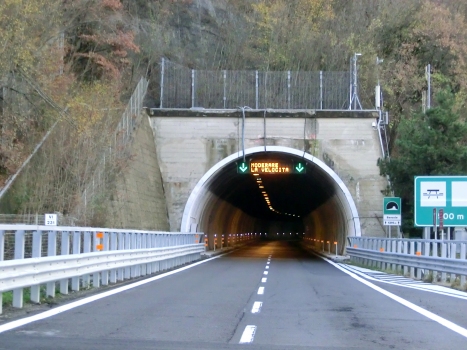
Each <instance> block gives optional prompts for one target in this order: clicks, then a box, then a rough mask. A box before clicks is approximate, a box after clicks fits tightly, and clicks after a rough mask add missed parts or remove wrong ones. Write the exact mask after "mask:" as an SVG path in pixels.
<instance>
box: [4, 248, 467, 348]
mask: <svg viewBox="0 0 467 350" xmlns="http://www.w3.org/2000/svg"><path fill="white" fill-rule="evenodd" d="M379 288H389V287H387V286H383V285H379ZM390 289H391V290H390V292H391V293H392V294H393V295H400V296H402V297H404V298H405V299H404V300H406V299H410V301H411V302H412V303H413V304H420V306H422V307H423V306H425V307H426V306H427V305H430V306H431V307H432V309H433V310H434V311H433V312H435V313H440V314H442V315H441V316H442V317H444V319H447V320H451V321H453V322H456V325H458V326H460V327H467V322H466V321H465V317H464V316H463V315H464V314H465V310H467V301H466V300H459V299H452V298H450V297H448V296H441V295H436V296H435V297H434V296H432V295H429V293H427V292H423V291H417V290H410V291H408V290H407V289H404V288H402V287H400V288H398V287H396V286H390ZM428 301H429V302H428ZM409 304H410V303H409ZM446 305H448V306H449V311H447V310H446V308H445V307H444V306H446ZM462 323H465V324H462ZM0 326H1V325H0ZM451 328H452V327H451ZM130 348H132V349H239V348H248V349H303V348H311V349H463V348H467V338H466V337H465V336H462V335H461V334H459V333H458V332H455V331H454V330H452V329H450V327H449V325H441V324H440V323H439V322H436V321H434V320H433V319H430V318H429V317H427V316H425V315H422V314H420V312H417V311H416V310H413V309H411V308H410V307H408V306H407V305H403V304H402V303H401V302H400V301H396V300H394V299H391V298H390V297H388V296H387V295H384V294H383V293H381V292H380V291H378V290H375V289H374V288H372V287H370V286H368V285H365V284H363V283H362V282H360V281H358V280H356V279H355V278H352V277H351V276H349V275H348V274H346V273H344V272H343V271H341V270H339V269H338V268H336V267H335V266H333V265H331V264H329V263H328V262H326V261H324V260H322V259H320V258H318V257H315V256H313V255H310V254H309V253H308V252H306V251H304V250H302V249H301V248H300V247H299V246H298V245H296V244H294V243H292V242H284V241H282V242H281V241H277V242H260V243H257V244H254V245H251V246H247V247H244V248H242V249H240V250H237V251H235V252H233V253H231V254H228V255H225V256H222V257H219V258H215V259H212V260H209V261H205V262H203V263H201V264H198V265H196V266H193V267H191V268H188V269H185V270H183V271H180V272H177V273H171V274H168V275H167V276H165V277H163V278H159V279H157V280H154V281H152V282H150V283H147V284H144V285H140V286H138V287H136V288H132V289H128V290H126V291H123V292H121V293H117V294H114V295H111V296H108V297H105V298H102V299H99V300H96V301H93V302H90V303H87V304H85V305H82V306H79V307H75V308H71V309H70V310H68V311H65V312H62V313H60V314H58V315H55V316H52V317H48V318H45V319H43V320H39V321H36V322H33V323H28V324H25V325H23V326H21V327H18V328H15V329H12V330H10V331H6V332H3V333H0V349H112V350H118V349H130Z"/></svg>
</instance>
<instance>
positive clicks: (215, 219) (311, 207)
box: [181, 146, 361, 246]
mask: <svg viewBox="0 0 467 350" xmlns="http://www.w3.org/2000/svg"><path fill="white" fill-rule="evenodd" d="M263 156H269V157H280V158H284V157H286V158H288V159H292V158H293V159H295V160H302V161H304V162H305V163H306V166H307V168H308V170H307V174H306V176H305V175H284V176H288V177H287V178H286V177H282V178H280V177H275V176H274V175H271V176H270V177H269V178H268V179H263V180H264V181H266V180H267V181H268V184H269V186H268V187H269V188H268V190H269V191H270V192H271V194H270V197H271V202H274V203H271V204H272V205H274V206H275V207H274V209H271V208H269V209H270V212H268V213H267V214H265V212H264V210H263V209H264V208H263V207H264V206H266V205H268V204H266V203H260V202H258V199H257V198H262V196H260V195H261V192H258V194H257V193H256V192H257V191H255V188H254V187H252V186H254V185H256V182H257V181H256V182H255V181H254V179H253V180H252V178H251V175H246V174H237V171H236V167H237V165H236V164H237V162H239V161H241V160H243V152H236V153H234V154H232V155H230V156H228V157H226V158H224V159H223V160H221V161H220V162H218V163H217V164H216V165H214V166H213V167H212V168H211V169H209V171H208V172H207V173H206V174H205V175H204V176H203V177H202V178H201V179H200V180H199V181H198V183H197V184H196V186H195V187H194V189H193V191H192V192H191V194H190V196H189V198H188V201H187V203H186V205H185V209H184V212H183V216H182V222H181V231H182V232H194V231H197V232H205V233H206V234H208V235H212V234H215V233H218V234H231V233H246V232H249V233H250V232H263V233H264V232H269V234H270V235H274V234H276V232H274V231H277V234H279V232H280V231H281V230H282V231H283V232H282V233H283V234H284V233H285V232H287V231H296V232H294V233H295V234H301V235H305V236H307V237H314V238H317V239H321V240H333V241H338V242H339V244H340V245H341V246H343V245H344V244H345V243H344V241H345V239H346V237H348V236H361V229H360V219H359V216H358V211H357V207H356V205H355V202H354V200H353V198H352V195H351V193H350V191H349V190H348V188H347V186H346V185H345V184H344V182H343V181H342V179H341V178H340V177H339V176H338V175H337V174H336V173H335V172H334V171H333V170H332V169H331V168H330V167H328V166H327V165H326V164H325V163H324V162H323V161H321V160H320V159H318V158H316V157H314V156H312V155H311V154H309V153H304V152H303V151H300V150H297V149H293V148H289V147H282V146H266V147H264V146H261V147H253V148H248V149H246V150H245V158H246V159H247V160H248V159H253V158H254V157H263ZM294 176H295V177H294ZM256 179H257V178H256ZM252 182H254V184H253V185H252V184H251V183H252ZM264 192H265V191H263V192H262V193H263V195H264ZM242 193H243V195H242ZM273 193H274V195H273ZM245 197H247V198H245ZM263 204H264V205H263ZM275 208H280V209H275ZM271 215H276V216H271ZM276 217H277V218H276ZM299 231H302V232H299ZM290 234H292V232H290Z"/></svg>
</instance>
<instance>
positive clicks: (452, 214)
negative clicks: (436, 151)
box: [414, 176, 467, 227]
mask: <svg viewBox="0 0 467 350" xmlns="http://www.w3.org/2000/svg"><path fill="white" fill-rule="evenodd" d="M414 188H415V190H414V192H415V201H414V202H415V213H414V223H415V226H433V209H437V210H438V211H439V209H443V214H442V215H443V217H442V218H443V224H444V226H445V227H456V226H467V176H417V177H415V186H414ZM436 217H437V215H436ZM436 220H437V223H436V224H437V225H439V217H437V218H436Z"/></svg>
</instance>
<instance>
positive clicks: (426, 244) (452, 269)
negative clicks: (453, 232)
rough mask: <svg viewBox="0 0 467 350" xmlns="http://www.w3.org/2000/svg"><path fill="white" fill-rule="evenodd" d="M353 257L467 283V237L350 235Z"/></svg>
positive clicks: (408, 272) (416, 274) (411, 273)
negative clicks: (460, 238) (428, 237)
mask: <svg viewBox="0 0 467 350" xmlns="http://www.w3.org/2000/svg"><path fill="white" fill-rule="evenodd" d="M348 241H349V246H348V247H347V248H346V251H347V254H348V255H349V256H350V259H351V261H353V262H356V263H358V264H360V265H364V266H368V267H376V268H378V269H382V270H393V271H398V272H402V273H403V274H404V275H407V276H410V277H411V278H417V279H421V278H429V279H431V280H433V281H437V280H438V279H439V281H441V282H443V283H446V282H447V281H448V275H449V282H450V283H451V284H454V283H456V281H458V282H459V283H460V286H461V287H462V288H464V287H466V277H467V241H446V240H427V239H402V238H378V237H348Z"/></svg>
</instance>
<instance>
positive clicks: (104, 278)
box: [101, 232, 110, 286]
mask: <svg viewBox="0 0 467 350" xmlns="http://www.w3.org/2000/svg"><path fill="white" fill-rule="evenodd" d="M103 234H104V237H102V242H101V244H102V246H103V247H102V248H103V249H102V250H103V251H109V250H110V244H109V243H110V242H109V239H110V237H109V233H108V232H103ZM109 272H110V271H109V270H104V271H101V284H102V285H103V286H108V285H109Z"/></svg>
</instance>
